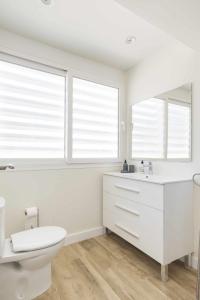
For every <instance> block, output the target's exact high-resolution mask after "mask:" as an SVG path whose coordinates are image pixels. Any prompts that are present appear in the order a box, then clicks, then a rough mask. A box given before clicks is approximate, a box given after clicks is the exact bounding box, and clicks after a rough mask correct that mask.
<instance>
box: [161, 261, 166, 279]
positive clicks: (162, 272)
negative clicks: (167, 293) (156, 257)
mask: <svg viewBox="0 0 200 300" xmlns="http://www.w3.org/2000/svg"><path fill="white" fill-rule="evenodd" d="M161 280H162V281H163V282H166V281H167V280H168V265H161Z"/></svg>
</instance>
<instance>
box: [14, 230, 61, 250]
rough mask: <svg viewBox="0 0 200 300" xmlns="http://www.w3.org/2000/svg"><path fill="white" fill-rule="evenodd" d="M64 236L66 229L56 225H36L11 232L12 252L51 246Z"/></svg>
mask: <svg viewBox="0 0 200 300" xmlns="http://www.w3.org/2000/svg"><path fill="white" fill-rule="evenodd" d="M65 236H66V231H65V230H64V229H63V228H61V227H57V226H44V227H37V228H34V229H30V230H25V231H21V232H17V233H15V234H11V242H12V249H13V252H15V253H16V252H27V251H34V250H40V249H44V248H47V247H51V246H53V245H55V244H57V243H59V242H60V241H61V240H63V239H64V238H65Z"/></svg>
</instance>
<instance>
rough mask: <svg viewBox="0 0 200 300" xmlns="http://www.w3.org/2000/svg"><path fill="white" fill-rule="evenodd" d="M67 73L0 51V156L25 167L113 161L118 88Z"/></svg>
mask: <svg viewBox="0 0 200 300" xmlns="http://www.w3.org/2000/svg"><path fill="white" fill-rule="evenodd" d="M66 75H67V74H66V71H64V70H60V69H56V68H51V67H48V66H45V65H42V64H37V63H34V62H31V61H26V60H24V59H20V58H16V57H14V56H9V55H4V54H1V56H0V160H1V161H4V162H5V161H8V162H9V163H12V162H13V161H14V163H16V164H18V163H19V164H20V163H22V165H25V166H27V165H28V164H29V163H31V164H32V163H33V162H35V163H36V165H37V163H39V164H43V162H44V164H46V163H49V160H50V163H51V162H52V163H53V165H55V163H57V162H58V163H63V162H68V161H69V162H88V163H90V162H96V160H97V161H102V162H104V161H117V159H118V157H119V128H118V127H119V120H118V119H119V117H118V115H119V90H118V89H117V88H113V87H109V86H105V85H101V84H97V83H93V82H91V81H87V80H83V79H78V78H75V77H72V76H66ZM67 86H70V87H72V93H71V89H70V88H69V90H70V92H69V93H68V95H69V99H68V102H69V103H66V99H67V98H66V95H67V92H68V91H67V89H66V87H67ZM67 108H68V109H67ZM67 115H68V119H67ZM66 149H68V151H66ZM24 159H25V161H23V160H24Z"/></svg>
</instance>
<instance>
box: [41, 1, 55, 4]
mask: <svg viewBox="0 0 200 300" xmlns="http://www.w3.org/2000/svg"><path fill="white" fill-rule="evenodd" d="M41 2H42V3H43V4H45V5H51V4H52V2H53V1H52V0H41Z"/></svg>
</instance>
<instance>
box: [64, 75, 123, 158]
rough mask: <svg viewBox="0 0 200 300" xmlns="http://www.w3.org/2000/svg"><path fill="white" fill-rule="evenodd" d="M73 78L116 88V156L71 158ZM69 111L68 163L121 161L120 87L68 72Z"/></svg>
mask: <svg viewBox="0 0 200 300" xmlns="http://www.w3.org/2000/svg"><path fill="white" fill-rule="evenodd" d="M73 78H77V79H80V80H85V81H89V82H92V83H95V84H99V85H102V86H105V87H110V88H114V89H117V90H118V103H117V104H118V155H117V158H73V157H72V150H73V149H72V147H73V140H72V130H73V117H72V116H73ZM69 85H70V88H69V90H68V91H69V93H70V96H69V102H68V105H69V112H68V118H69V120H68V130H69V139H68V163H70V164H98V163H100V164H101V163H121V162H122V158H121V156H122V153H121V138H122V137H121V134H122V132H121V126H120V124H121V123H122V119H121V100H120V99H121V97H120V87H119V86H115V85H112V84H107V83H105V82H104V81H102V80H98V79H97V78H94V77H91V76H87V75H82V74H81V73H79V72H70V73H69ZM69 123H70V124H69Z"/></svg>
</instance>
